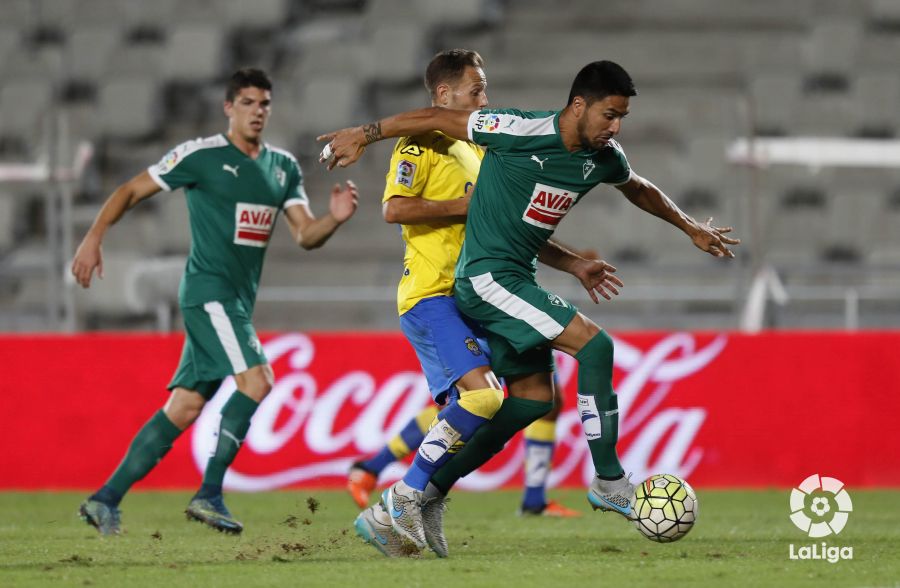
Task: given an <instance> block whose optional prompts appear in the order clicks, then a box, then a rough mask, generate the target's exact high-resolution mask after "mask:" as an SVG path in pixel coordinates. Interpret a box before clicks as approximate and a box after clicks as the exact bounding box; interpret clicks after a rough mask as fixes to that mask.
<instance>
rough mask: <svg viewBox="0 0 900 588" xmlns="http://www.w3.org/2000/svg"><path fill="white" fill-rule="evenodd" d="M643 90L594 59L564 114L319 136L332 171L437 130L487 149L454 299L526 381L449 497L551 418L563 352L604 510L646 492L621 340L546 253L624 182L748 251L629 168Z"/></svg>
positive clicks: (500, 363)
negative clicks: (572, 213) (573, 291)
mask: <svg viewBox="0 0 900 588" xmlns="http://www.w3.org/2000/svg"><path fill="white" fill-rule="evenodd" d="M636 94H637V92H636V91H635V89H634V84H633V82H632V80H631V77H630V76H629V75H628V73H627V72H626V71H625V70H624V69H623V68H622V67H621V66H619V65H617V64H615V63H612V62H610V61H596V62H593V63H590V64H588V65H587V66H585V67H584V68H582V70H581V71H580V72H579V73H578V75H577V76H576V77H575V80H574V82H573V84H572V88H571V91H570V94H569V100H568V103H567V105H566V107H565V108H564V109H563V110H561V111H558V112H554V111H547V112H528V111H521V110H512V109H482V110H474V111H472V110H447V109H441V108H426V109H421V110H415V111H410V112H406V113H402V114H398V115H395V116H392V117H389V118H386V119H384V120H381V121H378V122H375V123H372V124H368V125H365V126H362V127H355V128H349V129H343V130H341V131H337V132H333V133H328V134H326V135H322V136H321V137H319V139H320V140H328V141H329V143H328V145H327V146H326V148H325V149H324V150H323V153H322V157H321V160H323V161H326V160H327V163H328V168H329V169H333V168H334V166H336V165H337V166H341V167H345V166H347V165H350V164H352V163H353V162H355V161H356V160H357V159H358V158H359V157H360V156H361V155H362V153H363V151H364V150H365V147H366V145H368V144H370V143H372V142H374V141H378V140H381V139H383V138H387V137H397V136H406V135H415V134H418V133H423V132H426V131H430V130H439V131H441V132H443V133H445V134H447V135H449V136H451V137H454V138H457V139H468V140H471V141H473V142H475V143H478V144H480V145H482V146H484V147H486V148H487V154H486V155H485V158H484V161H483V163H482V166H481V171H480V173H479V176H478V183H477V186H476V188H475V192H474V194H473V196H472V200H471V202H470V205H469V212H468V218H467V222H466V239H465V242H464V244H463V248H462V252H461V254H460V257H459V261H458V263H457V266H456V282H455V286H454V294H455V296H456V301H457V304H458V305H459V307H460V309H461V310H462V311H463V313H465V314H466V315H468V316H469V317H470V318H472V319H474V320H476V321H478V322H480V323H481V324H482V325H483V326H484V327H485V329H486V330H487V331H488V342H489V344H490V347H491V350H492V352H493V358H492V361H491V364H492V366H493V368H494V371H495V372H496V374H497V375H498V376H503V377H505V378H506V379H507V380H508V381H510V382H518V383H519V385H518V386H516V388H517V389H518V392H517V393H516V394H513V391H512V387H511V388H510V398H508V399H507V400H506V401H504V403H503V405H502V407H501V408H500V410H499V411H498V412H497V413H496V414H495V415H494V417H493V418H492V420H491V421H490V422H488V423H487V424H486V425H484V426H483V427H481V428H480V429H479V430H478V432H477V433H476V434H475V435H474V436H473V437H472V439H471V440H470V441H469V443H467V444H466V446H465V447H464V448H463V449H462V450H461V451H460V452H459V454H457V456H456V458H455V459H453V460H451V461H450V462H448V463H447V465H445V466H444V467H443V468H441V469H440V470H439V471H438V472H437V473H436V474H435V475H434V476H433V477H432V479H431V483H432V484H433V485H434V486H436V487H437V489H438V490H439V491H441V492H444V493H446V492H447V491H448V490H449V489H450V487H451V486H452V485H453V484H454V483H455V482H456V480H457V479H458V478H459V477H461V476H463V475H466V474H467V473H468V472H470V471H473V470H474V469H475V468H477V467H478V466H479V465H481V464H482V463H484V462H485V461H487V459H489V457H490V456H491V455H493V454H494V453H496V452H497V451H499V450H500V449H501V448H502V447H503V445H504V444H505V442H506V441H507V440H509V439H510V438H511V437H512V436H513V435H514V434H515V432H516V431H518V430H520V429H522V428H524V427H525V426H527V425H528V424H529V423H531V422H532V421H534V420H535V419H537V418H539V417H540V416H541V415H542V414H544V413H546V412H547V411H549V410H550V407H551V406H552V403H551V401H552V398H553V387H552V374H551V372H552V369H553V363H552V358H551V349H558V350H560V351H562V352H564V353H567V354H569V355H571V356H573V357H575V359H576V360H577V361H578V365H579V370H578V407H579V413H580V416H581V421H582V424H583V429H584V432H585V435H586V437H587V440H588V445H589V447H590V451H591V456H592V460H593V463H594V468H595V470H596V476H595V477H594V479H593V481H592V483H591V485H590V489H589V491H588V501H589V502H590V504H591V505H592V506H593V507H594V508H595V509H600V510H606V511H613V512H617V513H619V514H621V515H623V516H625V517H626V518H632V503H633V501H634V485H633V484H631V482H630V481H629V479H628V478H627V477H626V476H625V472H624V469H623V468H622V466H621V464H620V463H619V458H618V455H617V453H616V443H617V440H618V404H617V399H616V395H615V393H614V391H613V388H612V371H613V343H612V339H611V338H610V337H609V335H608V334H607V333H606V332H604V331H603V330H602V329H601V328H600V327H599V326H597V325H596V324H595V323H594V322H593V321H591V320H590V319H588V318H587V317H586V316H584V315H583V314H581V313H580V312H578V310H577V309H576V308H575V307H574V306H573V305H572V304H570V303H569V302H567V301H565V300H563V299H562V298H560V297H559V296H557V295H555V294H553V293H552V292H548V291H547V290H544V289H543V288H541V287H540V286H539V285H538V284H537V282H536V281H535V267H536V262H537V260H538V259H539V258H540V260H541V261H545V255H546V254H545V252H544V251H543V250H542V249H541V248H542V246H543V245H544V244H545V243H547V241H548V239H549V238H550V236H551V235H552V234H553V231H554V230H555V229H556V226H557V225H558V224H559V222H560V221H561V220H562V219H563V217H565V215H566V214H567V213H568V212H569V210H571V208H572V207H573V206H574V205H575V204H576V203H577V202H578V201H579V199H580V198H581V197H582V196H583V195H584V194H585V193H587V192H588V191H589V190H591V189H592V188H593V187H595V186H596V185H597V184H600V183H605V184H610V185H613V186H615V187H616V188H617V189H618V190H619V191H620V192H621V193H622V194H623V195H624V196H625V197H626V198H627V199H628V200H629V201H631V202H632V203H633V204H635V205H636V206H638V207H640V208H641V209H643V210H645V211H647V212H649V213H650V214H653V215H655V216H658V217H660V218H662V219H663V220H665V221H667V222H669V223H671V224H672V225H674V226H675V227H677V228H678V229H680V230H681V231H683V232H684V233H685V234H686V235H687V236H688V238H689V239H690V240H691V241H692V242H693V243H694V245H696V246H697V247H699V248H700V249H701V250H703V251H705V252H707V253H710V254H712V255H714V256H716V257H733V254H732V252H731V251H730V249H729V248H728V246H729V245H735V244H737V243H739V240H737V239H733V238H730V237H728V236H727V235H726V233H728V232H730V231H731V228H730V227H714V226H712V224H711V221H712V219H709V220H708V221H707V222H705V223H701V222H698V221H696V220H695V219H693V218H691V217H690V216H688V215H687V214H685V213H684V212H682V211H681V210H680V209H679V208H678V207H677V206H676V205H675V204H674V203H673V202H672V201H671V200H670V199H669V198H668V197H667V196H666V195H665V194H664V193H663V192H662V191H661V190H660V189H659V188H657V187H656V186H655V185H654V184H653V183H651V182H650V181H648V180H646V179H644V178H643V177H641V176H639V175H637V174H635V173H634V172H633V171H632V170H631V168H630V166H629V165H628V161H627V159H626V157H625V154H624V152H623V150H622V148H621V147H620V146H619V144H618V143H617V142H616V141H615V140H614V137H615V136H616V135H617V134H618V133H619V130H620V129H621V124H622V119H623V118H624V117H625V116H626V115H627V114H628V110H629V102H630V98H631V97H632V96H635V95H636ZM556 252H557V255H560V256H561V259H558V260H556V262H555V263H553V264H552V265H554V267H560V268H564V267H566V265H567V264H573V263H581V262H583V261H584V259H583V258H581V257H580V256H578V255H576V254H574V253H572V252H568V251H566V250H563V249H561V248H557V250H556ZM596 263H599V264H603V265H608V264H605V262H596ZM609 270H610V271H613V270H614V268H612V267H611V266H609ZM596 279H597V284H600V286H599V287H597V288H590V287H589V288H587V289H588V292H589V293H590V296H591V298H592V299H593V301H594V302H595V303H597V302H599V298H598V297H597V294H598V293H599V294H600V295H601V296H603V297H604V298H606V299H609V298H610V293H613V294H614V293H616V292H617V290H616V288H615V285H613V284H610V282H609V281H608V279H609V274H606V273H602V272H601V273H598V274H596ZM604 280H606V281H604ZM619 284H621V283H620V282H619ZM523 382H524V385H522V384H523ZM510 400H515V401H516V402H510ZM527 402H530V403H532V404H531V405H528V404H526V403H527ZM542 411H543V412H542Z"/></svg>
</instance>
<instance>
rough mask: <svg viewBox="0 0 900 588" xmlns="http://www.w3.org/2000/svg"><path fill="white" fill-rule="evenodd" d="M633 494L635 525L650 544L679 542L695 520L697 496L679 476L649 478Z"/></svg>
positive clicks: (666, 475) (669, 475)
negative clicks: (652, 542)
mask: <svg viewBox="0 0 900 588" xmlns="http://www.w3.org/2000/svg"><path fill="white" fill-rule="evenodd" d="M634 495H635V502H634V514H635V517H636V518H635V520H634V525H635V526H636V527H637V530H638V531H640V532H641V534H642V535H644V536H645V537H647V538H648V539H650V540H651V541H658V542H660V543H671V542H672V541H678V540H679V539H681V538H682V537H684V536H685V535H687V534H688V531H690V530H691V528H692V527H693V526H694V523H695V522H696V521H697V512H698V507H699V504H698V502H697V495H696V494H695V493H694V489H693V488H691V486H690V485H689V484H688V483H687V482H685V481H684V480H682V479H681V478H679V477H678V476H673V475H672V474H656V475H655V476H650V477H649V478H647V479H646V480H644V481H643V482H642V483H641V484H640V485H638V486H637V487H636V488H635V492H634Z"/></svg>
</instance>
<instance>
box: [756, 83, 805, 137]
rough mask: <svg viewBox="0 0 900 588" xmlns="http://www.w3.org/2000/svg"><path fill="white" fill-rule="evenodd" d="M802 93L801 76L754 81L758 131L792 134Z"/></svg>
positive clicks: (770, 133) (768, 133)
mask: <svg viewBox="0 0 900 588" xmlns="http://www.w3.org/2000/svg"><path fill="white" fill-rule="evenodd" d="M800 90H801V80H800V79H799V78H798V76H797V75H791V74H773V75H760V76H757V77H755V78H753V79H752V80H750V88H749V93H750V107H751V109H752V113H753V115H752V116H753V120H754V121H755V124H754V127H755V129H754V130H755V131H756V132H757V133H758V134H760V135H785V134H788V133H790V132H791V131H792V130H793V124H794V120H795V118H794V115H795V111H796V110H797V109H798V108H800V105H801V102H800V100H801V95H800Z"/></svg>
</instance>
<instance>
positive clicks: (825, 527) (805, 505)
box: [789, 474, 853, 563]
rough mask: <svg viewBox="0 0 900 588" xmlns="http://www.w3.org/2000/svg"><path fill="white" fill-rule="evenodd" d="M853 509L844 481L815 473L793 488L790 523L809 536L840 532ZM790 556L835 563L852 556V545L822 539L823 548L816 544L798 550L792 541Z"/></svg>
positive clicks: (822, 535)
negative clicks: (839, 545)
mask: <svg viewBox="0 0 900 588" xmlns="http://www.w3.org/2000/svg"><path fill="white" fill-rule="evenodd" d="M851 512H853V502H852V501H851V500H850V494H848V493H847V490H845V489H844V483H843V482H841V481H840V480H838V479H836V478H828V477H824V476H823V477H821V478H820V477H819V474H813V475H811V476H810V477H808V478H806V479H805V480H803V482H801V483H800V486H798V487H797V488H794V489H793V490H791V522H792V523H794V525H796V527H797V528H798V529H800V530H801V531H803V532H804V533H807V534H808V535H809V536H810V537H813V538H820V537H827V536H829V535H831V534H834V535H837V534H838V533H840V532H841V531H842V530H843V529H844V526H845V525H846V524H847V519H848V518H849V516H850V515H849V513H851ZM789 557H790V559H823V560H827V561H828V562H829V563H836V562H838V561H840V560H842V559H853V548H852V547H835V546H829V545H828V544H827V543H825V542H824V541H823V542H822V544H821V548H820V546H819V545H815V544H813V545H803V546H801V547H800V548H799V549H796V550H795V547H794V544H793V543H792V544H791V546H790V554H789Z"/></svg>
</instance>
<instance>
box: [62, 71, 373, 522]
mask: <svg viewBox="0 0 900 588" xmlns="http://www.w3.org/2000/svg"><path fill="white" fill-rule="evenodd" d="M271 107H272V83H271V81H270V80H269V77H268V76H267V75H266V74H265V73H264V72H262V71H261V70H258V69H241V70H238V71H237V72H235V73H234V74H233V75H232V76H231V79H230V81H229V83H228V87H227V90H226V95H225V104H224V110H225V115H226V116H227V117H228V123H229V124H228V131H227V132H226V133H224V134H219V135H215V136H212V137H208V138H205V139H197V140H195V141H188V142H186V143H182V144H181V145H179V146H177V147H176V148H175V149H173V150H172V151H170V152H169V153H168V154H167V155H165V156H164V157H163V158H162V160H161V161H160V162H159V163H157V164H155V165H152V166H150V167H149V168H148V169H147V170H145V171H143V172H141V173H140V174H138V175H137V176H135V177H133V178H132V179H130V180H129V181H127V182H125V183H124V184H122V185H121V186H119V187H118V188H117V189H116V190H115V191H114V192H113V193H112V195H111V196H110V197H109V198H108V199H107V201H106V203H105V204H104V205H103V208H102V209H101V210H100V212H99V213H98V214H97V218H96V219H95V220H94V224H93V226H92V227H91V229H90V230H89V231H88V233H87V235H85V237H84V240H83V241H82V242H81V245H80V246H79V247H78V250H77V252H76V253H75V258H74V261H73V262H72V273H73V274H74V276H75V279H76V280H77V282H78V283H79V284H80V285H81V286H83V287H84V288H88V287H89V286H90V284H91V278H92V276H93V273H94V271H95V270H96V271H97V273H98V275H99V277H101V278H102V277H103V256H102V250H101V242H102V240H103V236H104V235H105V233H106V231H107V230H108V229H109V228H110V227H111V226H112V225H113V224H115V223H116V221H118V220H119V219H120V218H122V216H123V215H124V214H125V212H126V211H127V210H129V209H131V208H132V207H133V206H135V205H136V204H138V203H139V202H140V201H142V200H144V199H146V198H149V197H151V196H153V195H154V194H156V193H158V192H159V191H160V190H165V191H167V192H168V191H171V190H175V189H178V188H182V187H183V188H184V189H185V194H186V196H187V204H188V212H189V216H190V226H191V250H190V254H189V256H188V260H187V265H186V267H185V271H184V276H183V278H182V281H181V287H180V290H179V303H180V306H181V312H182V315H183V317H184V326H185V343H184V350H183V352H182V356H181V363H180V364H179V366H178V369H177V370H176V372H175V375H174V377H173V379H172V381H171V383H170V384H169V386H168V389H169V390H170V391H171V394H170V396H169V399H168V401H167V402H166V403H165V405H164V406H163V408H162V409H161V410H160V411H158V412H157V413H156V414H154V415H153V417H152V418H151V419H150V420H149V421H147V423H146V424H145V425H144V426H143V428H142V429H141V430H140V431H139V432H138V433H137V435H136V436H135V438H134V440H133V441H132V443H131V446H130V447H129V449H128V452H127V453H126V454H125V457H124V459H123V460H122V462H121V463H120V464H119V466H118V468H117V469H116V470H115V472H113V474H112V476H111V477H110V478H109V479H108V480H107V481H106V483H105V484H104V485H103V487H102V488H100V490H98V491H97V492H96V493H94V494H93V495H91V496H90V497H89V498H88V499H87V500H86V501H85V502H84V503H83V504H82V505H81V508H80V514H81V516H82V518H83V519H84V520H85V521H86V522H87V523H89V524H91V525H93V526H94V527H96V528H97V529H98V530H99V531H100V532H101V533H102V534H104V535H109V534H117V533H119V531H120V514H119V508H118V505H119V502H120V501H121V500H122V497H123V496H124V495H125V493H126V492H127V491H128V489H129V488H131V486H132V485H133V484H134V483H135V482H137V481H138V480H140V479H141V478H143V477H144V476H146V475H147V473H149V472H150V470H151V469H153V467H154V466H156V464H157V463H158V462H159V461H160V460H161V459H162V458H163V456H165V454H166V453H167V452H168V451H169V449H170V448H171V447H172V443H173V442H174V441H175V439H176V438H177V437H178V436H179V435H180V434H181V433H182V431H184V430H185V429H186V428H187V427H188V426H190V425H191V423H193V422H194V420H196V419H197V417H198V416H199V415H200V411H201V409H202V408H203V406H204V405H205V404H206V402H207V401H209V400H210V399H211V398H212V396H213V395H214V394H215V393H216V391H217V390H218V389H219V386H220V384H221V383H222V380H223V379H224V378H226V377H227V376H229V375H233V376H234V378H235V382H236V384H237V390H236V391H235V392H234V394H233V395H232V396H231V398H229V399H228V401H227V402H226V403H225V406H224V407H223V408H222V421H221V425H220V428H219V436H218V442H217V446H216V449H215V453H214V454H213V455H212V457H210V460H209V463H208V464H207V466H206V471H205V473H204V477H203V484H202V486H201V487H200V490H199V491H198V492H197V494H196V495H195V496H194V498H193V499H192V500H191V501H190V504H189V505H188V508H187V510H186V513H187V515H188V517H189V518H192V519H195V520H199V521H202V522H203V523H206V524H207V525H209V526H211V527H213V528H215V529H219V530H221V531H226V532H230V533H240V532H241V531H242V530H243V526H242V525H241V523H240V522H238V521H237V520H235V518H234V517H233V516H232V515H231V513H229V511H228V509H227V508H226V507H225V504H224V502H223V499H222V481H223V479H224V476H225V470H226V469H227V468H228V466H229V465H230V464H231V462H232V461H233V460H234V458H235V456H236V455H237V452H238V450H239V449H240V446H241V443H242V442H243V440H244V437H245V436H246V434H247V430H248V429H249V427H250V417H252V416H253V413H254V412H255V411H256V408H257V406H258V405H259V403H260V402H261V401H262V400H263V398H265V397H266V395H267V394H268V393H269V391H270V390H271V388H272V382H273V374H272V368H271V367H270V366H269V363H268V361H267V360H266V357H265V354H264V353H263V349H262V346H261V345H260V342H259V339H258V338H257V336H256V332H255V330H254V328H253V324H252V323H251V316H252V315H253V306H254V303H255V302H256V291H257V286H258V284H259V276H260V273H261V272H262V266H263V259H264V257H265V253H266V248H267V246H268V244H269V238H270V236H271V234H272V230H273V228H274V226H275V219H276V217H277V215H278V212H279V211H280V210H283V211H284V217H285V219H286V221H287V224H288V226H289V228H290V231H291V234H292V236H293V237H294V240H295V241H296V242H297V244H298V245H300V246H301V247H303V248H304V249H314V248H316V247H320V246H322V245H323V244H324V243H325V241H327V240H328V238H329V237H330V236H331V235H332V234H333V233H334V232H335V231H336V230H337V228H338V227H339V226H340V225H341V224H343V223H344V222H345V221H347V220H348V219H349V218H350V217H351V216H352V215H353V213H354V212H355V211H356V207H357V198H358V194H357V190H356V186H354V185H353V183H352V182H347V184H346V185H345V186H340V185H338V184H335V186H334V187H333V188H332V190H331V199H330V202H329V208H328V214H326V215H325V216H322V217H320V218H316V217H315V216H314V215H313V213H312V212H311V211H310V208H309V200H308V198H307V196H306V191H305V190H304V188H303V175H302V172H301V170H300V166H299V165H298V163H297V160H296V159H295V158H294V156H293V155H291V154H290V153H288V152H287V151H283V150H281V149H278V148H275V147H272V146H270V145H268V144H266V143H264V142H263V140H262V133H263V130H264V129H265V126H266V122H267V121H268V118H269V114H270V112H271Z"/></svg>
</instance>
